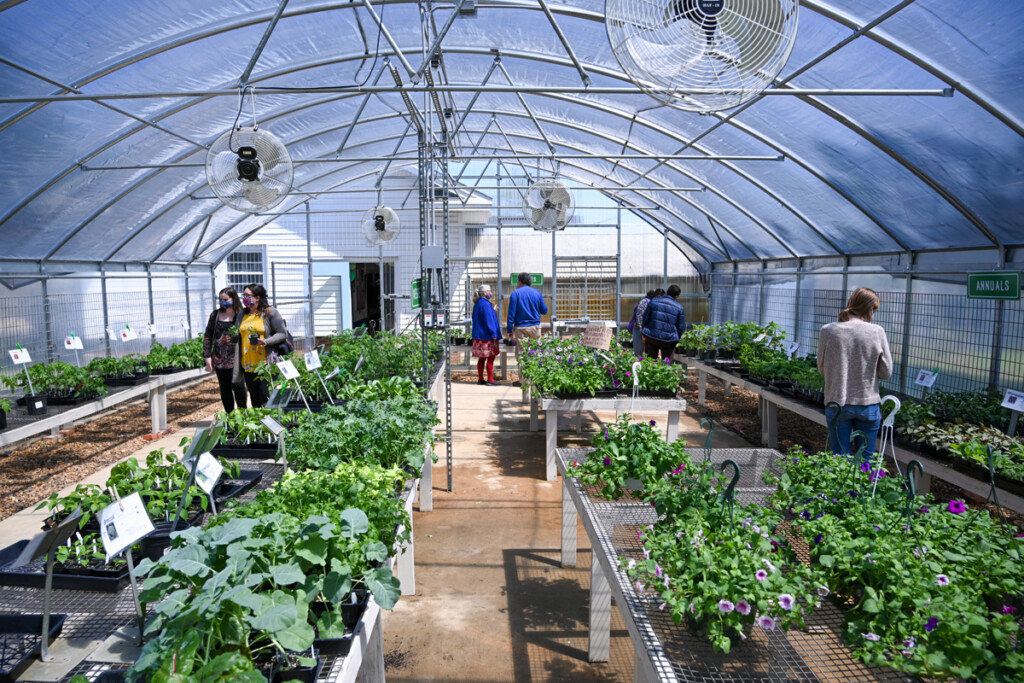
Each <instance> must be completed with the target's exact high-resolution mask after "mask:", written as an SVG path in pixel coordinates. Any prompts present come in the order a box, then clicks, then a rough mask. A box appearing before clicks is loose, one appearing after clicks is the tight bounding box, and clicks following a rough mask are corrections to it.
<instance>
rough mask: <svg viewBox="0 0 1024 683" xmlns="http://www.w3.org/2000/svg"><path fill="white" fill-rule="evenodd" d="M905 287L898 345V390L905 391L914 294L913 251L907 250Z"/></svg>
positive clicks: (908, 375)
mask: <svg viewBox="0 0 1024 683" xmlns="http://www.w3.org/2000/svg"><path fill="white" fill-rule="evenodd" d="M907 259H908V261H907V289H906V294H905V295H904V300H903V339H902V344H901V346H900V392H902V393H904V394H906V393H907V381H908V379H909V377H910V373H909V372H908V370H907V365H908V364H909V363H910V315H911V313H912V312H913V307H912V306H911V304H910V300H911V298H912V297H913V294H914V252H912V251H909V252H907Z"/></svg>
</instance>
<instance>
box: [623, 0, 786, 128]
mask: <svg viewBox="0 0 1024 683" xmlns="http://www.w3.org/2000/svg"><path fill="white" fill-rule="evenodd" d="M798 6H799V3H798V0H606V2H605V28H606V30H607V32H608V41H609V43H610V44H611V48H612V52H613V53H614V54H615V59H617V60H618V62H619V66H621V67H622V70H623V71H625V72H626V74H627V75H628V76H629V77H630V78H631V79H632V80H633V82H634V83H636V84H637V86H639V87H640V89H641V90H643V91H644V92H646V93H647V94H648V95H650V96H651V97H653V98H654V99H656V100H658V101H659V102H662V103H664V104H668V105H670V106H673V107H676V108H679V109H684V110H687V111H695V112H714V111H721V110H723V109H731V108H732V107H736V106H738V105H740V104H743V103H744V102H746V101H748V100H750V99H752V98H754V97H756V96H757V95H758V94H759V93H761V92H762V91H763V90H764V89H765V88H767V87H769V86H770V85H771V84H772V82H773V81H774V80H775V77H776V76H778V75H779V73H780V72H781V71H782V68H783V67H784V66H785V65H786V60H787V59H789V55H790V52H792V50H793V42H794V40H795V38H796V31H797V18H798V12H797V10H798ZM692 90H698V91H702V92H700V93H687V92H685V91H692ZM659 91H660V92H659ZM666 91H667V92H666Z"/></svg>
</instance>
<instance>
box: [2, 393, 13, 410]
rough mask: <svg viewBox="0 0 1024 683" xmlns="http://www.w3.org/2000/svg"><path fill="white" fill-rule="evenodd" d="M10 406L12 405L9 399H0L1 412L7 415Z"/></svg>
mask: <svg viewBox="0 0 1024 683" xmlns="http://www.w3.org/2000/svg"><path fill="white" fill-rule="evenodd" d="M12 405H13V404H12V403H11V400H10V399H7V398H3V397H0V410H2V411H3V412H5V413H9V412H11V406H12Z"/></svg>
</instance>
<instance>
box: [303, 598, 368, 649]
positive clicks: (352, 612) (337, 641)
mask: <svg viewBox="0 0 1024 683" xmlns="http://www.w3.org/2000/svg"><path fill="white" fill-rule="evenodd" d="M369 602H370V594H369V592H367V591H362V590H359V591H356V602H353V603H345V604H343V605H341V621H342V623H343V624H345V631H346V633H345V636H344V637H342V638H317V639H316V640H314V641H313V647H315V648H316V649H317V650H319V651H320V654H321V655H332V656H335V657H344V656H345V655H347V654H348V653H349V650H351V649H352V640H353V638H354V636H355V629H356V625H357V624H358V623H359V620H360V619H361V618H362V616H363V612H365V611H366V607H367V605H368V604H369ZM313 611H314V613H316V612H318V610H316V609H314V610H313ZM317 616H319V614H317Z"/></svg>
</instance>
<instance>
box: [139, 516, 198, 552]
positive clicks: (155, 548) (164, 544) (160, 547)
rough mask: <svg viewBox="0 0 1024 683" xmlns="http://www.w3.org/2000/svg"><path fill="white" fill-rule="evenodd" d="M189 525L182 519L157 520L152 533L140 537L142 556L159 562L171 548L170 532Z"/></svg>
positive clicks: (186, 527) (181, 529)
mask: <svg viewBox="0 0 1024 683" xmlns="http://www.w3.org/2000/svg"><path fill="white" fill-rule="evenodd" d="M191 526H192V525H191V524H189V523H188V522H187V521H185V520H184V519H179V520H177V521H176V522H157V523H156V524H154V525H153V527H154V528H155V530H154V531H153V533H151V534H150V535H149V536H146V537H145V538H144V539H142V542H141V544H142V556H143V557H148V558H149V559H151V560H153V561H154V562H159V561H160V558H162V557H163V556H164V555H166V554H167V551H168V550H170V549H171V533H173V532H175V531H184V530H185V529H188V528H189V527H191Z"/></svg>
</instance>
